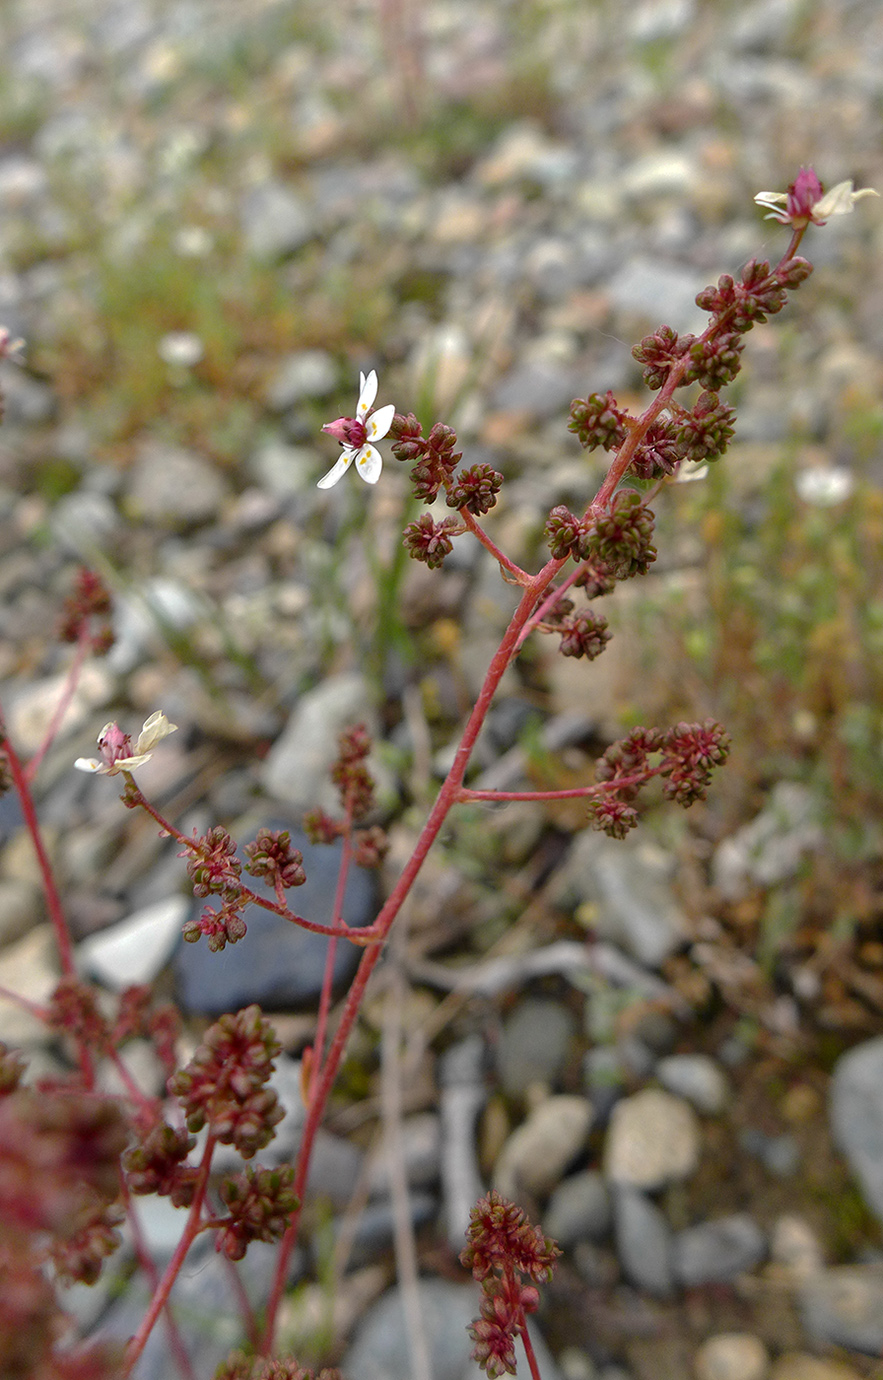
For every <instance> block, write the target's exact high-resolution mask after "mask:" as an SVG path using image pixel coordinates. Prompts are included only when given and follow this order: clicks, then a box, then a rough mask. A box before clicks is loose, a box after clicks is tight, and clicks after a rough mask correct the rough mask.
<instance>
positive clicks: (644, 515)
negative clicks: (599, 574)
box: [581, 489, 656, 580]
mask: <svg viewBox="0 0 883 1380" xmlns="http://www.w3.org/2000/svg"><path fill="white" fill-rule="evenodd" d="M587 536H588V541H586V542H583V543H582V545H581V553H582V554H583V558H584V559H586V558H587V557H594V558H595V559H597V560H599V561H601V562H602V564H603V565H604V566H605V567H606V568H607V570H608V571H610V572H611V573H612V575H613V576H614V578H615V579H617V580H630V579H631V578H632V576H634V575H646V573H647V571H648V570H649V569H650V566H651V565H652V564H653V562H654V561H655V560H656V547H655V546H654V545H653V543H652V537H653V513H652V512H651V511H650V509H649V508H647V507H645V506H644V504H643V503H642V502H641V495H640V494H639V493H637V492H636V491H635V490H634V489H620V490H619V492H618V493H616V494H614V496H613V500H612V502H611V504H610V506H609V508H608V509H607V511H606V512H605V513H600V514H599V515H598V516H596V517H595V518H594V520H593V523H592V526H591V528H590V530H589V532H588V534H587Z"/></svg>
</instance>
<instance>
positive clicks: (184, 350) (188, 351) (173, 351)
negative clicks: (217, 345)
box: [156, 331, 205, 369]
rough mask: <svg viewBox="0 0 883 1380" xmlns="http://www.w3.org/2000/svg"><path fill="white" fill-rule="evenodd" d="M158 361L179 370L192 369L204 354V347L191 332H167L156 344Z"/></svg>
mask: <svg viewBox="0 0 883 1380" xmlns="http://www.w3.org/2000/svg"><path fill="white" fill-rule="evenodd" d="M156 348H157V352H158V354H159V357H160V359H164V360H165V362H166V364H172V365H177V366H178V367H179V368H184V369H192V368H193V365H194V364H198V363H199V361H200V360H201V359H202V357H203V355H204V354H205V347H204V345H203V343H202V341H201V340H200V338H199V336H198V335H194V334H193V332H192V331H169V333H168V334H167V335H164V336H162V338H161V339H160V341H159V343H158V344H157V347H156Z"/></svg>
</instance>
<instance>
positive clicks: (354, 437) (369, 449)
mask: <svg viewBox="0 0 883 1380" xmlns="http://www.w3.org/2000/svg"><path fill="white" fill-rule="evenodd" d="M376 397H377V374H376V372H375V371H374V370H373V369H372V370H371V373H370V374H369V375H368V377H367V378H366V377H365V375H364V374H359V401H358V404H357V405H356V415H355V417H338V418H337V421H335V422H326V423H325V425H324V426H323V428H322V430H323V431H327V432H328V434H329V435H330V436H333V437H334V439H335V440H336V441H339V442H340V444H341V446H342V447H343V450H342V452H341V455H340V459H339V460H338V462H337V464H336V465H335V466H334V468H333V469H331V470H329V471H328V473H327V474H326V475H325V477H324V478H323V479H320V480H319V485H318V487H319V488H320V489H330V488H331V486H332V484H336V483H337V481H338V479H339V478H340V476H341V475H342V474H344V473H345V472H346V471H347V470H348V469H349V467H350V465H351V464H352V462H353V461H354V460H355V462H356V469H357V471H358V473H359V474H360V475H361V476H362V478H363V479H364V480H365V482H366V483H368V484H376V483H377V481H378V479H379V478H380V471H381V469H382V468H383V460H382V458H381V455H380V451H379V450H375V449H374V447H373V446H372V445H371V444H370V443H371V442H372V441H380V440H382V439H383V437H384V436H385V435H386V433H387V432H388V431H389V428H390V427H391V426H392V419H393V417H394V416H395V407H394V406H393V404H392V403H388V404H387V406H386V407H380V408H378V409H377V411H376V412H373V413H372V414H371V416H370V417H369V416H368V412H369V411H370V408H371V404H372V403H373V402H374V399H375V398H376Z"/></svg>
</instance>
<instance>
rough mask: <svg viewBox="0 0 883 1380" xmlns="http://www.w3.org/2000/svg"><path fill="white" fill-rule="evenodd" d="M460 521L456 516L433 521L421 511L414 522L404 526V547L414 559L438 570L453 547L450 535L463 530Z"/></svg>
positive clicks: (456, 534)
mask: <svg viewBox="0 0 883 1380" xmlns="http://www.w3.org/2000/svg"><path fill="white" fill-rule="evenodd" d="M465 530H466V529H465V528H464V526H463V524H462V523H461V522H458V521H457V519H456V518H442V519H441V521H440V522H435V521H434V520H433V519H432V518H431V517H430V516H429V514H428V513H421V514H420V516H419V518H416V519H415V521H414V522H409V523H408V525H407V527H406V528H405V547H406V548H407V551H408V554H409V555H410V556H411V558H412V559H413V560H415V561H422V562H423V564H424V565H428V566H429V568H430V570H438V569H439V567H440V566H441V565H443V564H444V559H445V556H449V555H450V554H451V551H452V550H453V549H454V543H453V541H452V537H456V536H459V534H460V533H461V532H464V531H465Z"/></svg>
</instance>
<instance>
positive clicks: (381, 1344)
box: [340, 1279, 561, 1380]
mask: <svg viewBox="0 0 883 1380" xmlns="http://www.w3.org/2000/svg"><path fill="white" fill-rule="evenodd" d="M418 1287H419V1322H420V1327H421V1331H422V1333H423V1337H424V1340H425V1344H426V1347H427V1350H428V1353H429V1364H430V1371H431V1374H432V1377H433V1380H485V1373H484V1371H483V1370H481V1369H480V1368H479V1366H478V1365H477V1363H476V1362H475V1361H473V1360H471V1357H470V1353H471V1351H472V1347H473V1342H472V1340H471V1338H470V1337H469V1334H468V1332H467V1331H466V1329H467V1328H468V1327H469V1325H470V1323H472V1322H473V1321H474V1320H475V1319H476V1318H477V1317H478V1310H479V1307H480V1303H481V1295H480V1293H479V1290H478V1287H477V1286H476V1285H472V1284H452V1283H450V1282H448V1281H447V1280H442V1279H422V1280H420V1282H419V1286H418ZM528 1326H529V1329H530V1339H531V1343H532V1345H533V1348H534V1351H535V1352H536V1356H537V1361H538V1363H539V1367H540V1373H541V1374H542V1376H543V1380H561V1372H560V1371H559V1370H558V1367H557V1366H556V1365H555V1362H554V1361H553V1360H552V1357H551V1355H550V1353H549V1349H548V1347H547V1346H546V1345H545V1342H544V1341H543V1338H542V1336H541V1335H540V1333H539V1330H538V1329H537V1327H536V1326H535V1325H534V1323H533V1321H532V1320H531V1321H530V1322H529V1324H528ZM516 1359H517V1361H518V1365H519V1367H523V1368H524V1370H525V1371H526V1369H527V1365H526V1362H525V1359H524V1352H523V1350H522V1349H521V1344H520V1343H516ZM340 1364H341V1369H342V1370H343V1373H344V1375H352V1376H354V1377H355V1376H358V1380H413V1375H414V1367H413V1363H412V1359H411V1351H410V1347H409V1344H408V1333H407V1328H406V1325H405V1313H404V1309H403V1307H402V1300H401V1295H400V1293H399V1290H398V1289H391V1290H390V1291H389V1292H388V1293H386V1294H384V1295H383V1297H382V1298H381V1299H380V1300H379V1302H378V1303H376V1304H375V1305H374V1306H373V1308H371V1310H370V1311H369V1312H368V1313H367V1314H366V1316H365V1317H364V1318H363V1319H362V1321H361V1323H360V1324H359V1327H358V1328H357V1330H356V1334H355V1336H354V1338H353V1341H352V1343H351V1345H350V1347H349V1350H348V1351H347V1352H346V1354H345V1356H344V1357H343V1360H342V1361H341V1363H340Z"/></svg>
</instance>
